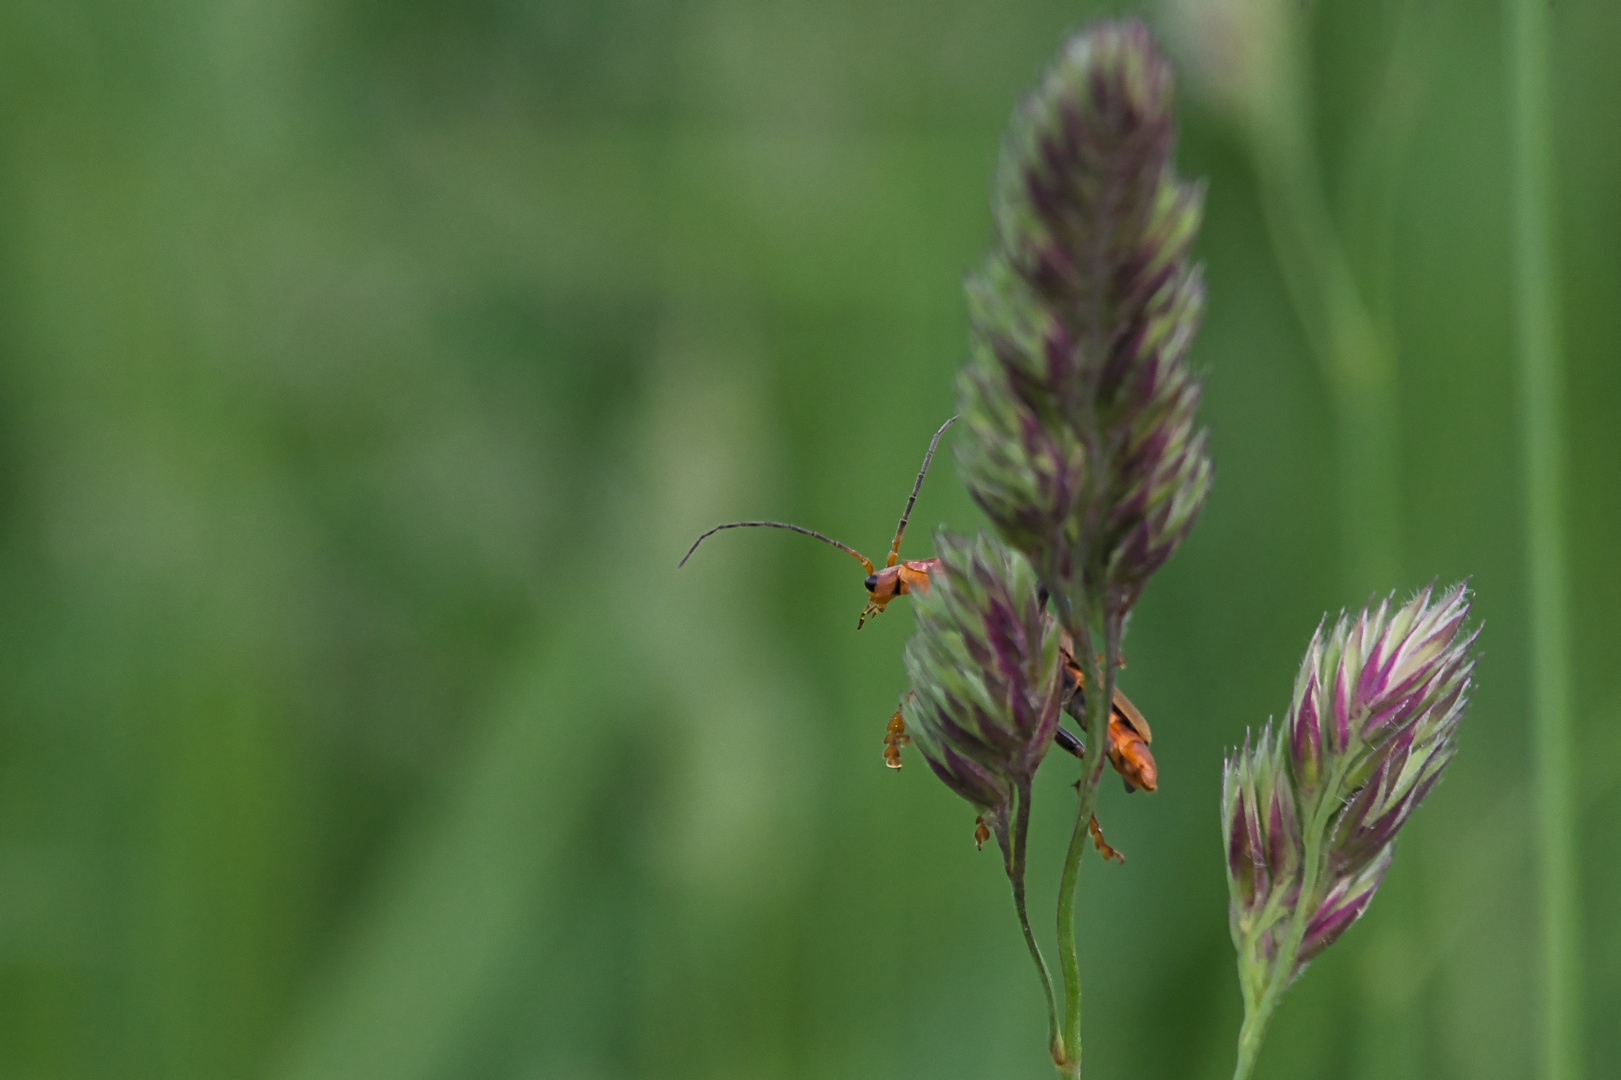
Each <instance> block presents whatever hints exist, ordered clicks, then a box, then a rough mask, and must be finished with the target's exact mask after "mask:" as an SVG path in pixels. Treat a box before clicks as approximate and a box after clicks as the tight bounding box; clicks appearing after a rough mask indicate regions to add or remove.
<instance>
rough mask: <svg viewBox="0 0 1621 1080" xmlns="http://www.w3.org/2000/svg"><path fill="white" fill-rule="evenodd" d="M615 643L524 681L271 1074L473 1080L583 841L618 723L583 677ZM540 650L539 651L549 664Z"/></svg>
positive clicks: (578, 647) (586, 648)
mask: <svg viewBox="0 0 1621 1080" xmlns="http://www.w3.org/2000/svg"><path fill="white" fill-rule="evenodd" d="M601 645H602V637H601V636H600V635H599V634H596V633H592V632H590V631H588V630H587V629H585V628H584V627H581V626H579V625H578V624H576V625H574V627H573V628H572V630H571V631H570V632H569V633H567V634H565V635H560V636H559V637H558V638H557V639H556V645H555V648H554V649H553V650H552V651H550V652H540V653H539V655H538V656H537V657H536V659H535V660H534V662H533V664H532V665H526V666H523V667H521V668H520V671H519V673H518V675H517V676H516V678H515V679H514V685H513V686H512V687H511V688H510V689H509V691H508V692H507V694H506V695H505V700H504V702H503V703H502V704H500V705H498V706H497V707H496V709H495V712H494V715H492V716H491V717H490V719H489V721H488V724H487V730H486V732H485V735H484V737H483V739H482V742H481V743H478V744H476V745H475V746H474V747H473V749H472V751H471V753H470V754H469V755H468V759H467V761H466V762H465V763H464V767H463V768H462V770H461V771H460V773H459V774H455V773H453V774H452V776H451V783H450V784H449V785H448V791H447V793H446V797H445V799H444V801H443V803H442V804H441V806H440V807H439V810H438V814H437V816H436V817H434V818H432V819H430V820H429V821H427V822H426V823H425V824H424V827H423V828H422V829H421V831H420V832H419V834H418V835H417V837H416V838H415V840H414V841H413V842H410V843H409V844H408V845H407V846H406V847H405V849H404V850H403V851H401V852H400V857H399V859H398V862H397V865H396V867H395V872H394V873H393V874H392V875H391V876H386V878H385V881H384V884H383V888H382V890H381V894H380V895H379V896H378V897H377V900H376V903H375V906H374V907H373V909H372V910H371V911H367V912H364V913H363V915H362V917H361V918H358V919H356V920H355V925H357V926H360V927H361V928H362V929H361V931H360V933H359V935H358V936H357V937H356V938H355V939H354V940H353V941H352V942H351V948H350V949H349V950H348V953H347V955H344V956H342V957H341V958H340V959H339V967H338V970H337V972H336V973H335V977H334V978H333V979H332V980H331V982H330V983H329V984H328V985H327V986H326V987H325V989H324V991H323V992H321V993H318V994H317V995H316V996H315V999H314V1000H312V1001H310V1002H308V1003H307V1004H308V1011H307V1014H306V1022H305V1024H304V1026H303V1029H302V1031H301V1032H300V1033H299V1035H298V1036H297V1038H296V1040H295V1041H294V1042H293V1044H292V1045H291V1047H290V1048H289V1050H288V1052H287V1053H286V1054H285V1055H284V1057H283V1060H282V1061H281V1062H280V1066H279V1067H278V1068H275V1069H273V1070H272V1071H271V1073H270V1075H271V1076H273V1077H277V1078H279V1080H329V1078H330V1080H338V1078H346V1080H347V1078H353V1077H361V1076H376V1077H388V1078H390V1080H430V1078H437V1077H455V1076H461V1075H464V1074H465V1073H464V1070H465V1065H466V1063H465V1060H464V1056H465V1052H466V1050H467V1048H468V1046H469V1044H470V1043H473V1042H476V1041H477V1036H478V1034H479V1033H480V1030H479V1029H480V1019H481V1017H482V1016H483V1015H485V1014H487V1013H488V1012H489V1011H490V1010H491V1008H492V1007H493V1006H494V1005H495V1004H497V1003H498V1000H499V998H500V995H501V993H502V991H503V990H505V989H506V988H507V987H508V986H509V985H510V984H511V983H512V981H513V980H514V979H515V978H516V977H518V976H520V975H521V972H517V971H513V970H511V969H512V968H513V967H514V966H515V964H516V963H517V962H518V960H519V959H521V958H522V957H525V956H529V955H531V954H532V951H531V950H524V949H522V948H520V947H518V946H520V945H521V944H522V943H523V942H524V941H525V940H527V939H529V938H531V937H532V935H533V933H534V928H535V926H536V925H539V924H543V923H545V922H546V921H547V911H546V906H547V903H548V901H549V900H550V899H552V896H551V890H549V889H548V888H547V880H546V875H545V873H544V871H545V869H546V868H547V867H548V866H549V865H553V864H554V863H555V859H556V855H557V850H558V849H559V848H560V847H561V846H562V845H563V844H564V843H565V842H566V841H567V839H568V838H569V837H570V836H571V835H573V834H575V833H576V832H577V831H578V828H579V826H580V824H581V823H580V822H579V820H578V818H579V817H580V815H582V814H583V813H584V812H585V808H586V807H589V806H590V801H589V799H588V798H587V797H586V796H587V793H588V792H589V791H590V789H591V788H592V787H593V786H594V785H595V784H596V783H597V782H598V780H599V777H598V776H597V774H596V770H594V769H592V768H590V767H582V766H589V765H590V764H591V763H593V762H597V761H601V760H603V758H604V755H603V754H602V753H600V752H599V750H600V747H602V746H603V745H605V744H607V743H609V742H611V741H612V739H613V737H614V735H615V733H616V730H617V729H616V725H615V724H614V723H613V722H612V719H611V718H612V717H614V716H616V715H620V716H622V715H624V710H622V709H615V708H614V707H613V705H614V701H613V698H612V692H611V690H610V691H606V692H607V693H608V694H609V700H608V701H604V700H603V699H602V696H603V693H604V692H605V691H604V688H603V687H602V685H601V684H597V683H594V682H593V681H591V680H587V679H582V678H579V677H578V675H577V674H576V673H577V672H578V671H580V670H582V669H587V670H588V669H590V668H592V667H593V666H595V665H596V664H599V663H600V660H597V659H594V657H597V656H599V655H600V648H601ZM537 651H538V650H537Z"/></svg>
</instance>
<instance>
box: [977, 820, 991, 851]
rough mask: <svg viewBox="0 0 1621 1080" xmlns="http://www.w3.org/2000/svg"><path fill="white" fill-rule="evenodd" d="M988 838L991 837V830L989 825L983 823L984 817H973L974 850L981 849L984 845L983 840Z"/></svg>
mask: <svg viewBox="0 0 1621 1080" xmlns="http://www.w3.org/2000/svg"><path fill="white" fill-rule="evenodd" d="M990 838H991V830H990V827H989V826H988V825H986V824H985V819H984V818H982V817H977V818H975V819H974V850H975V851H979V850H981V849H983V848H984V847H985V841H987V840H989V839H990Z"/></svg>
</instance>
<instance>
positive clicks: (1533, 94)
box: [1505, 0, 1581, 1080]
mask: <svg viewBox="0 0 1621 1080" xmlns="http://www.w3.org/2000/svg"><path fill="white" fill-rule="evenodd" d="M1505 16H1506V18H1505V29H1506V32H1507V34H1508V49H1509V69H1510V96H1509V101H1510V106H1509V107H1510V128H1511V143H1512V153H1513V174H1512V190H1513V196H1512V198H1513V214H1514V226H1513V228H1514V232H1513V239H1514V302H1515V315H1516V331H1517V340H1516V345H1517V351H1518V354H1519V371H1520V408H1521V424H1522V433H1523V438H1524V455H1525V458H1524V467H1525V474H1524V475H1525V495H1526V506H1525V508H1526V571H1527V584H1528V591H1529V603H1530V639H1531V657H1530V659H1531V703H1532V704H1531V742H1532V745H1533V747H1534V757H1535V763H1536V775H1535V791H1536V807H1537V818H1538V825H1539V828H1538V843H1537V853H1538V857H1539V859H1540V866H1539V874H1538V879H1539V885H1540V899H1541V903H1542V948H1543V969H1542V978H1543V994H1544V997H1543V1017H1542V1021H1543V1025H1544V1027H1543V1039H1544V1043H1543V1056H1542V1072H1541V1075H1542V1076H1543V1077H1544V1078H1545V1080H1571V1078H1573V1077H1576V1076H1579V1075H1581V1042H1580V1005H1579V995H1580V985H1581V975H1580V960H1579V958H1578V955H1577V922H1578V914H1577V880H1576V873H1577V871H1576V835H1575V827H1576V817H1575V807H1574V801H1575V787H1576V783H1575V781H1576V778H1575V769H1574V766H1573V763H1572V752H1573V751H1572V740H1571V730H1570V726H1571V720H1570V645H1569V640H1568V637H1567V633H1568V631H1567V626H1568V612H1567V599H1566V577H1567V573H1566V568H1565V530H1564V513H1565V510H1564V487H1563V485H1564V477H1563V471H1564V438H1565V433H1564V419H1563V414H1562V410H1561V406H1560V394H1561V391H1562V379H1561V370H1560V365H1561V360H1560V342H1559V319H1558V303H1559V287H1558V281H1557V273H1556V271H1555V268H1554V258H1553V190H1552V173H1553V150H1552V147H1551V145H1550V142H1549V135H1548V120H1549V117H1548V110H1549V103H1548V15H1547V6H1546V5H1545V4H1544V3H1542V2H1541V0H1507V10H1506V11H1505Z"/></svg>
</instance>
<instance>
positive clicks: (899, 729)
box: [884, 709, 912, 769]
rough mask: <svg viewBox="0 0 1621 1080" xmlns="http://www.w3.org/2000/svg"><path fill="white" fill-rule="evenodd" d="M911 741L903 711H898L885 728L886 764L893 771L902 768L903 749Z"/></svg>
mask: <svg viewBox="0 0 1621 1080" xmlns="http://www.w3.org/2000/svg"><path fill="white" fill-rule="evenodd" d="M911 741H912V737H911V736H910V735H908V734H906V721H905V720H902V719H901V711H900V710H899V709H896V710H895V715H894V716H891V717H890V718H889V724H888V725H887V726H886V727H885V728H884V764H885V765H888V766H889V767H890V768H891V769H898V768H900V767H901V747H903V746H905V745H906V744H908V743H910V742H911Z"/></svg>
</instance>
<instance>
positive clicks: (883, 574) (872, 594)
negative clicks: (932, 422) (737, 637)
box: [676, 416, 957, 630]
mask: <svg viewBox="0 0 1621 1080" xmlns="http://www.w3.org/2000/svg"><path fill="white" fill-rule="evenodd" d="M956 419H957V418H956V417H955V416H953V417H952V418H951V419H950V420H947V421H946V422H945V423H943V424H941V425H940V429H939V430H938V431H936V432H935V433H934V438H933V439H931V440H929V450H928V453H926V454H924V455H923V467H922V468H921V469H919V470H918V473H917V482H916V483H914V484H913V485H912V494H911V496H910V497H909V498H908V499H907V500H906V509H905V510H902V511H901V523H900V525H899V526H898V527H897V528H896V529H895V539H894V541H893V542H892V543H891V544H890V545H889V558H888V559H886V560H885V562H884V565H883V567H882V568H880V567H876V566H874V565H873V564H872V560H871V559H869V558H867V557H866V556H865V555H863V554H861V552H859V551H857V550H856V549H855V548H853V547H851V546H850V545H849V544H845V543H841V542H839V541H837V540H835V539H833V538H832V537H831V536H824V535H822V534H821V533H819V532H817V531H816V530H815V529H807V528H805V527H804V526H803V525H790V524H789V523H788V522H786V521H729V522H727V523H726V524H725V525H716V526H715V527H714V528H713V529H710V530H709V531H708V532H706V533H704V534H703V535H702V536H700V537H698V539H696V540H694V541H693V542H692V546H691V547H690V548H688V549H687V553H686V554H685V555H683V556H682V557H681V562H680V563H679V564H678V565H677V566H676V569H677V570H679V569H680V568H681V567H683V566H685V565H687V560H688V559H690V558H692V553H693V552H694V551H697V550H698V545H699V544H701V543H703V542H704V541H705V540H707V539H709V538H710V537H711V536H714V535H715V534H716V533H718V532H720V531H721V530H723V529H787V530H788V531H789V532H796V533H799V534H800V535H801V536H808V537H810V538H811V539H813V540H820V541H821V542H822V543H824V544H831V545H832V546H833V547H836V548H838V549H839V550H840V551H842V552H844V553H845V554H846V555H849V556H851V557H852V558H854V559H855V560H856V561H857V562H859V563H860V564H861V565H862V568H863V569H865V570H866V571H867V580H866V582H865V584H866V586H867V606H866V607H864V608H862V609H861V618H860V619H858V620H856V629H857V630H860V629H861V628H862V626H864V625H865V624H866V622H867V620H868V619H869V618H871V617H872V616H874V615H879V614H882V613H883V610H884V606H885V605H886V604H888V603H889V602H890V601H891V600H893V599H895V597H897V596H905V595H906V594H907V593H909V592H911V591H912V590H913V589H926V588H928V587H929V572H930V571H931V570H933V569H934V568H935V567H936V566H939V565H940V560H939V559H908V560H906V561H905V562H901V561H900V552H901V537H902V536H903V535H905V533H906V521H907V519H908V518H910V517H911V516H912V507H913V506H915V505H916V504H917V493H918V492H919V491H921V490H923V477H924V476H926V475H927V474H928V471H929V462H931V461H933V460H934V451H935V448H936V447H937V446H939V445H940V436H942V435H944V434H945V433H946V428H948V427H950V426H951V425H952V423H953V422H954V421H955V420H956Z"/></svg>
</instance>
